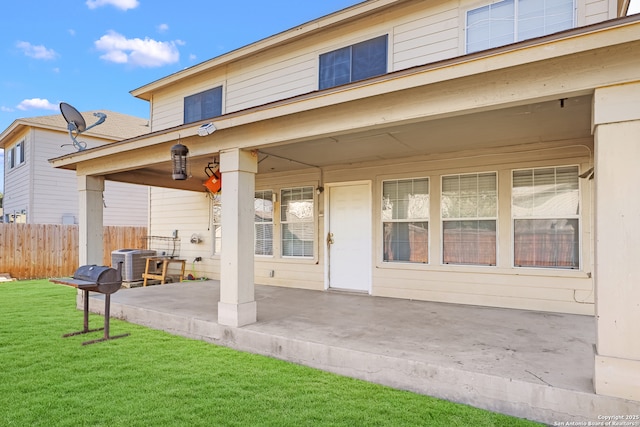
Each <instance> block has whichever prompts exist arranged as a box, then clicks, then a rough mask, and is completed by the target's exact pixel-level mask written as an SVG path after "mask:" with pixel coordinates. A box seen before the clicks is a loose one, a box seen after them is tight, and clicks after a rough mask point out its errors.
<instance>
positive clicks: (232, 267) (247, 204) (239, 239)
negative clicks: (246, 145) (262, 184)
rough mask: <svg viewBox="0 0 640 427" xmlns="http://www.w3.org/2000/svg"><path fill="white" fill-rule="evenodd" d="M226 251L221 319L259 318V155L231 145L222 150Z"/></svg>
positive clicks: (238, 322)
mask: <svg viewBox="0 0 640 427" xmlns="http://www.w3.org/2000/svg"><path fill="white" fill-rule="evenodd" d="M220 172H221V174H222V176H223V180H222V183H223V184H222V253H221V256H220V261H221V266H220V302H219V303H218V323H219V324H221V325H228V326H235V327H239V326H244V325H248V324H251V323H255V322H256V320H257V305H256V301H255V291H254V271H253V268H254V267H253V263H254V249H253V244H254V243H253V239H254V221H255V219H254V215H255V208H254V192H255V174H256V173H257V172H258V157H257V155H256V154H255V153H253V152H248V151H243V150H240V149H231V150H226V151H222V152H221V153H220Z"/></svg>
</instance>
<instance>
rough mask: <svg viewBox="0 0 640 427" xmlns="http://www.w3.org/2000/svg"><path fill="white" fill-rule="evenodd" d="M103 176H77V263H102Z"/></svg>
mask: <svg viewBox="0 0 640 427" xmlns="http://www.w3.org/2000/svg"><path fill="white" fill-rule="evenodd" d="M103 191H104V177H102V176H86V175H79V176H78V193H79V194H78V195H79V197H78V199H79V204H80V206H79V208H80V209H79V212H80V216H79V226H78V230H79V236H78V241H79V246H80V247H79V263H80V264H79V265H87V264H96V265H102V257H103V236H102V233H103V224H102V217H103V211H102V207H103V203H104V202H103V199H102V193H103Z"/></svg>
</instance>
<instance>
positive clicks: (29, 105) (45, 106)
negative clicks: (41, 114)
mask: <svg viewBox="0 0 640 427" xmlns="http://www.w3.org/2000/svg"><path fill="white" fill-rule="evenodd" d="M16 108H17V109H18V110H23V111H25V110H54V111H55V110H57V109H58V106H57V105H56V104H52V103H51V102H49V100H47V99H40V98H31V99H25V100H23V101H22V102H21V103H20V104H18V106H17V107H16Z"/></svg>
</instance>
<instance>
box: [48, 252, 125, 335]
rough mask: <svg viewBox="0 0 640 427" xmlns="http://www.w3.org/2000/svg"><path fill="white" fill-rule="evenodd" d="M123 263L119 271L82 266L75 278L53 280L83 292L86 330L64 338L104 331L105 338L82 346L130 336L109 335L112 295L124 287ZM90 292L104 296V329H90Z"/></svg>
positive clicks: (76, 272) (102, 267)
mask: <svg viewBox="0 0 640 427" xmlns="http://www.w3.org/2000/svg"><path fill="white" fill-rule="evenodd" d="M121 268H122V263H118V269H117V270H116V269H114V268H111V267H105V266H97V265H83V266H80V267H79V268H78V269H77V270H76V271H75V273H74V274H73V278H70V279H67V278H64V279H52V280H51V281H52V282H55V283H61V284H63V285H69V286H73V287H75V288H78V289H80V290H81V291H82V294H83V295H82V297H83V300H84V328H83V329H82V330H81V331H77V332H71V333H68V334H65V335H63V337H71V336H74V335H80V334H86V333H89V332H95V331H101V330H103V329H104V337H103V338H100V339H97V340H91V341H85V342H83V343H82V345H87V344H93V343H97V342H102V341H107V340H113V339H116V338H122V337H126V336H128V335H129V334H122V335H116V336H110V335H109V311H110V306H111V294H112V293H114V292H117V291H118V290H119V289H120V287H121V286H122V275H121ZM89 291H91V292H98V293H101V294H104V295H105V297H104V328H96V329H89Z"/></svg>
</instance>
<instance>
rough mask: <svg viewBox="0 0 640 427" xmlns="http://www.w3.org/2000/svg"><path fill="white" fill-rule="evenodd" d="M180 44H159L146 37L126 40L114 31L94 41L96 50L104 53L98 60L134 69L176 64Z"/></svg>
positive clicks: (176, 41) (178, 57)
mask: <svg viewBox="0 0 640 427" xmlns="http://www.w3.org/2000/svg"><path fill="white" fill-rule="evenodd" d="M182 44H184V43H183V42H182V41H180V40H175V41H169V42H159V41H156V40H153V39H150V38H148V37H145V39H144V40H143V39H139V38H134V39H128V38H126V37H125V36H123V35H122V34H118V33H117V32H115V31H109V32H108V33H107V34H105V35H104V36H102V37H100V39H99V40H96V41H95V46H96V49H98V50H99V51H103V52H105V53H104V54H103V55H101V56H100V58H102V59H104V60H105V61H109V62H115V63H118V64H130V65H133V66H135V67H161V66H163V65H167V64H173V63H175V62H178V60H179V59H180V52H179V51H178V48H177V45H182Z"/></svg>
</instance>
